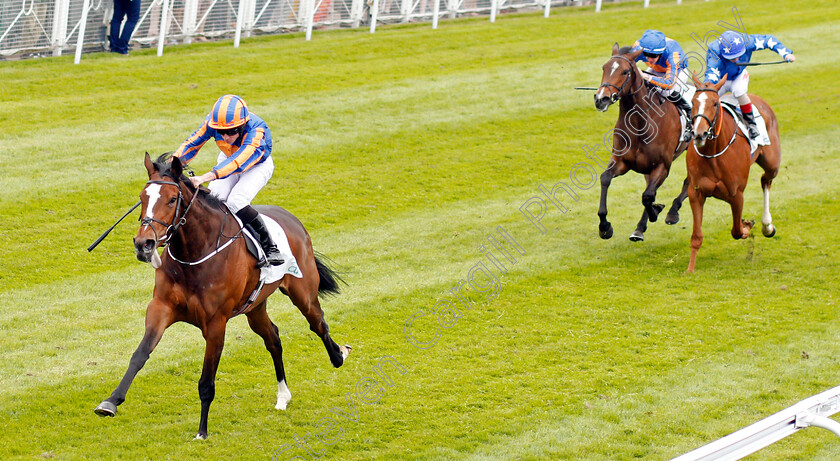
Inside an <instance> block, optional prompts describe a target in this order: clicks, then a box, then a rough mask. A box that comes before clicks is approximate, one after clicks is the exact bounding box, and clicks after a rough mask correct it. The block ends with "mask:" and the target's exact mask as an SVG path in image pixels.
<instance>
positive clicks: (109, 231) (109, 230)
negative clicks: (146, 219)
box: [88, 202, 142, 252]
mask: <svg viewBox="0 0 840 461" xmlns="http://www.w3.org/2000/svg"><path fill="white" fill-rule="evenodd" d="M140 203H142V202H137V203H135V204H134V206H133V207H131V209H130V210H128V211H126V212H125V214H124V215H122V218H120V219H118V220H117V222H115V223H114V225H113V226H111V227H109V228H108V230H106V231H105V233H103V234H102V235H100V236H99V238H98V239H96V241H95V242H93V243H92V244H91V245H90V246H89V247H88V252H90V251H93V249H94V248H96V245H99V243H100V242H102V241H103V240H105V237H107V236H108V234H110V233H111V231H112V230H114V228H115V227H117V224H119V223H120V221H122V220H123V219H125V217H126V216H128V215H129V214H130V213H131V212H132V211H134V209H135V208H137V207H139V206H140Z"/></svg>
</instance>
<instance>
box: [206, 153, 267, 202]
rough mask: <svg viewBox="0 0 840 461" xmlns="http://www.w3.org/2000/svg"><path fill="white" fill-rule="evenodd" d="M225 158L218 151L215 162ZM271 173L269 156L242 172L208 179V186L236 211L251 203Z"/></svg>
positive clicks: (225, 157)
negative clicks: (212, 179)
mask: <svg viewBox="0 0 840 461" xmlns="http://www.w3.org/2000/svg"><path fill="white" fill-rule="evenodd" d="M226 159H227V156H226V155H225V154H224V153H223V152H219V157H218V158H217V159H216V164H217V165H218V164H219V163H222V162H223V161H225V160H226ZM272 174H274V160H273V159H272V158H271V156H269V157H268V158H267V159H265V160H263V161H262V162H261V163H258V164H256V165H254V166H253V167H251V168H250V169H249V170H248V171H246V172H244V173H240V174H234V175H230V176H228V177H227V178H223V179H216V180H215V181H210V185H209V186H208V187H209V188H210V192H211V193H212V194H213V195H215V196H216V197H218V198H219V199H220V200H222V201H223V202H225V203H226V204H227V206H228V208H230V210H231V211H233V212H234V213H236V212H237V211H239V210H241V209H243V208H245V207H246V206H248V205H250V204H251V201H252V200H254V197H256V196H257V194H258V193H259V192H260V189H262V188H263V187H264V186H265V185H266V184H268V180H269V179H271V175H272Z"/></svg>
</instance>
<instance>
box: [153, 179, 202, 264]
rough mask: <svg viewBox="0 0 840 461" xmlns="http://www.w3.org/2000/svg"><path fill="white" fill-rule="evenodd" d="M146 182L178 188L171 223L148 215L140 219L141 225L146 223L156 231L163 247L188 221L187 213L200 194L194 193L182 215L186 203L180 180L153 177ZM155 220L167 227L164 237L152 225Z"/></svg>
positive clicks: (157, 238)
mask: <svg viewBox="0 0 840 461" xmlns="http://www.w3.org/2000/svg"><path fill="white" fill-rule="evenodd" d="M146 184H147V185H148V184H163V185H167V186H175V187H177V188H178V203H177V204H176V205H175V216H173V217H172V222H171V223H169V224H167V223H165V222H163V221H161V220H159V219H155V218H150V217H148V216H147V217H145V218H143V219H141V220H140V225H141V226H144V225H145V226H149V227H150V228H151V229H152V232H154V233H155V239H156V240H157V242H158V243H159V244H160V247H161V248H163V247H165V246H166V245H167V244H168V243H169V240H171V239H172V236H173V235H175V233H176V232H178V229H180V228H181V226H183V225H184V224H186V223H187V213H189V211H190V208H191V207H192V205H193V203H195V198H196V197H197V196H198V191H196V192H195V193H194V194H193V197H192V199H191V200H190V203H189V204H188V205H187V207H186V209H184V214H183V215H181V206H182V205H183V203H184V194H183V192H182V191H181V183H180V182H175V181H163V180H156V179H152V180H149V181H147V182H146ZM153 222H156V223H158V224H160V225H161V226H164V227H166V232H164V233H163V236H162V237H158V234H157V231H156V230H155V227H154V226H151V225H150V224H152V223H153Z"/></svg>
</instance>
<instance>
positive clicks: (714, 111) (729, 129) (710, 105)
mask: <svg viewBox="0 0 840 461" xmlns="http://www.w3.org/2000/svg"><path fill="white" fill-rule="evenodd" d="M692 79H693V80H694V85H695V86H696V87H697V92H696V93H695V94H694V100H693V101H692V109H691V123H692V125H693V128H694V133H695V135H694V142H693V143H692V145H691V147H690V148H689V150H688V154H687V155H686V160H685V161H686V165H687V168H688V180H689V188H688V202H689V204H691V212H692V214H693V215H694V227H693V231H692V233H691V259H690V260H689V263H688V272H694V264H695V262H696V261H697V251H698V250H699V249H700V245H702V244H703V230H702V224H703V205H704V204H705V203H706V197H716V198H718V199H720V200H723V201H725V202H727V203H729V205H730V207H731V208H732V237H733V238H735V239H743V238H747V237H749V235H750V231H751V230H752V227H753V224H755V222H754V221H744V220H743V219H741V211H742V209H743V206H744V188H745V187H746V186H747V179H748V178H749V174H750V166H752V164H753V162H755V163H758V165H759V166H761V168H762V169H764V174H763V175H761V188H762V190H763V191H764V214H763V215H762V217H761V224H762V225H761V233H762V234H764V236H765V237H772V236H773V235H775V234H776V227H775V226H773V219H772V217H771V216H770V185H771V184H772V183H773V178H775V177H776V175H777V174H778V173H779V164H780V163H781V160H782V150H781V147H780V144H779V123H778V121H777V120H776V114H775V113H773V109H771V108H770V105H768V104H767V102H765V101H764V100H763V99H761V98H759V97H758V96H756V95H752V94H751V95H750V99H751V100H752V104H753V105H754V106H756V107H757V108H758V110H759V112H760V113H761V116H762V117H763V118H764V121H765V122H766V124H767V134H768V135H769V137H770V145H768V146H758V148H757V149H756V151H755V153H754V154H752V155H751V154H750V143H749V140H748V139H747V138H746V136H744V134H743V133H741V132H739V131H738V127H737V126H736V123H735V118H734V117H733V116H732V114H730V113H729V111H726V110H723V106H722V105H721V102H720V95H719V94H718V91H719V90H720V88H721V86H723V84H724V83H725V82H726V75H724V76H723V78H722V79H721V80H720V82H718V83H717V84H711V83H706V84H704V83H701V82H700V80H699V79H698V78H697V75H696V74H694V75H693V76H692Z"/></svg>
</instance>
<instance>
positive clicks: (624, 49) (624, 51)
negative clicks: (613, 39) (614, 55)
mask: <svg viewBox="0 0 840 461" xmlns="http://www.w3.org/2000/svg"><path fill="white" fill-rule="evenodd" d="M631 51H633V47H632V46H622V47H621V48H619V49H618V54H630V52H631Z"/></svg>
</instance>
